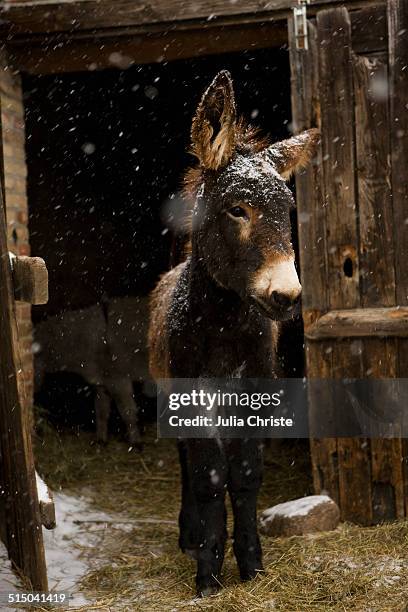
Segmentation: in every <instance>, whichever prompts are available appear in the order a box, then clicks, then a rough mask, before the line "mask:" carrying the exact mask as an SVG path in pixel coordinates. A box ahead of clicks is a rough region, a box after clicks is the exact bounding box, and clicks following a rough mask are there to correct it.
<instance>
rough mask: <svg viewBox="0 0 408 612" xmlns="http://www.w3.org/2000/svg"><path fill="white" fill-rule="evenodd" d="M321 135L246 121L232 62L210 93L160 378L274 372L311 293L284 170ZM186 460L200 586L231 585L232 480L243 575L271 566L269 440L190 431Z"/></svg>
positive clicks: (156, 302) (165, 315) (186, 503)
mask: <svg viewBox="0 0 408 612" xmlns="http://www.w3.org/2000/svg"><path fill="white" fill-rule="evenodd" d="M317 142H318V132H317V130H309V131H307V132H304V133H302V134H300V135H299V136H296V137H293V138H290V139H288V140H285V141H283V142H279V143H277V144H273V145H270V144H268V142H267V141H266V140H262V139H260V138H259V137H257V135H256V132H255V131H254V130H253V129H251V128H249V127H248V126H246V125H245V123H244V122H242V121H237V119H236V111H235V101H234V91H233V87H232V82H231V79H230V76H229V74H228V72H225V71H223V72H220V73H219V74H218V75H217V77H216V78H215V79H214V81H213V82H212V84H211V85H210V87H209V88H208V89H207V91H206V92H205V93H204V96H203V98H202V100H201V103H200V105H199V107H198V109H197V113H196V116H195V118H194V120H193V125H192V143H193V152H194V154H195V156H196V157H197V158H198V161H199V163H198V166H197V167H196V168H193V169H191V170H190V171H189V172H188V173H187V175H186V179H185V192H186V197H187V199H190V202H191V204H192V206H193V209H192V225H191V256H189V257H188V258H187V260H186V261H185V262H184V263H181V264H180V265H178V266H177V267H176V268H174V269H173V270H171V271H170V272H168V273H167V274H165V275H164V276H163V277H162V279H161V280H160V282H159V283H158V285H157V287H156V289H155V291H154V292H153V296H152V301H151V320H150V330H149V349H150V369H151V373H152V375H153V377H154V378H156V379H160V378H199V377H209V378H217V377H218V378H220V377H225V378H233V377H243V378H259V377H261V378H262V377H263V378H270V377H273V376H275V373H274V368H275V353H276V344H277V339H278V334H279V321H282V320H285V319H288V318H290V317H292V316H293V314H294V312H295V310H296V308H297V306H298V303H299V299H300V292H301V286H300V284H299V279H298V276H297V273H296V269H295V259H294V253H293V248H292V244H291V235H290V218H289V211H290V207H291V206H292V205H293V197H292V194H291V192H290V190H289V189H288V188H287V186H286V185H285V179H287V178H288V177H289V176H290V175H291V174H292V173H293V172H294V171H295V170H296V169H297V168H300V167H303V166H305V165H306V164H307V162H308V161H309V160H310V158H311V157H312V156H313V154H314V151H315V149H316V145H317ZM180 459H181V469H182V479H183V486H182V507H181V513H180V546H181V548H182V550H183V551H185V552H187V553H190V554H191V555H192V556H193V557H194V558H196V559H197V564H198V568H197V578H196V582H197V591H198V593H199V594H200V595H208V594H211V593H212V592H214V591H215V590H217V588H218V587H219V584H220V583H219V575H220V571H221V567H222V563H223V557H224V546H225V542H226V538H227V531H226V510H225V494H226V489H228V491H229V494H230V497H231V502H232V508H233V512H234V552H235V556H236V558H237V562H238V566H239V570H240V575H241V578H242V579H243V580H248V579H250V578H253V577H254V576H255V575H256V574H257V572H259V571H262V551H261V546H260V542H259V537H258V533H257V520H256V503H257V495H258V491H259V488H260V485H261V479H262V457H261V448H260V445H259V441H256V440H236V439H235V440H220V439H205V440H204V439H202V440H199V439H197V440H186V441H184V442H182V443H181V444H180Z"/></svg>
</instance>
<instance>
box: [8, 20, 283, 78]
mask: <svg viewBox="0 0 408 612" xmlns="http://www.w3.org/2000/svg"><path fill="white" fill-rule="evenodd" d="M286 42H287V31H286V25H285V24H284V23H282V22H280V23H265V24H260V25H254V24H247V25H242V26H230V27H229V28H225V27H213V28H211V30H210V31H209V30H206V29H204V30H203V29H198V28H196V29H192V30H180V31H176V32H164V33H162V32H153V33H134V34H126V35H121V36H118V35H111V34H109V35H104V36H102V37H100V36H99V37H96V36H92V37H91V38H83V37H81V38H74V39H72V38H66V39H64V40H61V38H60V37H58V39H57V38H56V37H54V38H53V39H46V40H45V41H38V40H37V41H31V42H30V43H27V41H24V42H18V43H16V44H13V45H10V46H9V58H10V62H11V65H12V66H13V68H14V69H17V70H21V71H24V72H29V73H30V74H53V73H63V72H79V71H89V70H102V69H106V68H114V69H115V68H116V69H119V70H125V69H127V68H129V67H130V66H132V65H134V64H146V63H154V62H168V61H172V60H179V59H185V58H191V57H199V56H203V55H214V54H219V53H232V52H235V51H242V50H244V49H245V50H247V49H248V50H251V49H265V48H269V47H280V46H282V45H284V44H286Z"/></svg>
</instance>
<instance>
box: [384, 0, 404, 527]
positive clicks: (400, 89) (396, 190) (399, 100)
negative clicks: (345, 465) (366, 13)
mask: <svg viewBox="0 0 408 612" xmlns="http://www.w3.org/2000/svg"><path fill="white" fill-rule="evenodd" d="M387 11H388V13H387V21H388V48H389V70H390V126H391V135H390V136H391V165H392V192H393V213H394V241H395V247H396V249H395V274H396V293H397V303H398V304H400V305H402V306H405V305H407V304H408V266H407V255H406V249H407V244H408V222H407V219H408V184H407V181H406V180H401V178H402V177H404V176H405V174H406V169H405V170H404V165H405V168H406V160H407V159H408V144H407V135H408V113H407V110H406V103H407V99H408V71H407V69H406V67H407V65H408V45H407V31H408V5H407V3H406V2H403V0H389V1H388V3H387ZM398 376H400V377H401V378H406V377H408V340H398ZM403 469H404V479H405V487H404V489H405V513H406V514H407V515H408V440H406V439H405V440H403Z"/></svg>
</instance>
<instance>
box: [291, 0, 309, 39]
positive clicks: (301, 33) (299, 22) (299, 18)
mask: <svg viewBox="0 0 408 612" xmlns="http://www.w3.org/2000/svg"><path fill="white" fill-rule="evenodd" d="M308 4H310V0H298V6H294V7H293V23H294V24H295V41H296V49H302V50H304V51H307V50H308V49H309V40H308V36H307V15H306V6H307V5H308Z"/></svg>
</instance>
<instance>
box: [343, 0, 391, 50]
mask: <svg viewBox="0 0 408 612" xmlns="http://www.w3.org/2000/svg"><path fill="white" fill-rule="evenodd" d="M350 20H351V38H352V41H353V51H354V52H355V53H374V52H378V51H387V42H388V32H387V11H386V7H385V4H381V5H379V6H369V7H365V8H362V9H361V10H358V11H353V12H352V13H350Z"/></svg>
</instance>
